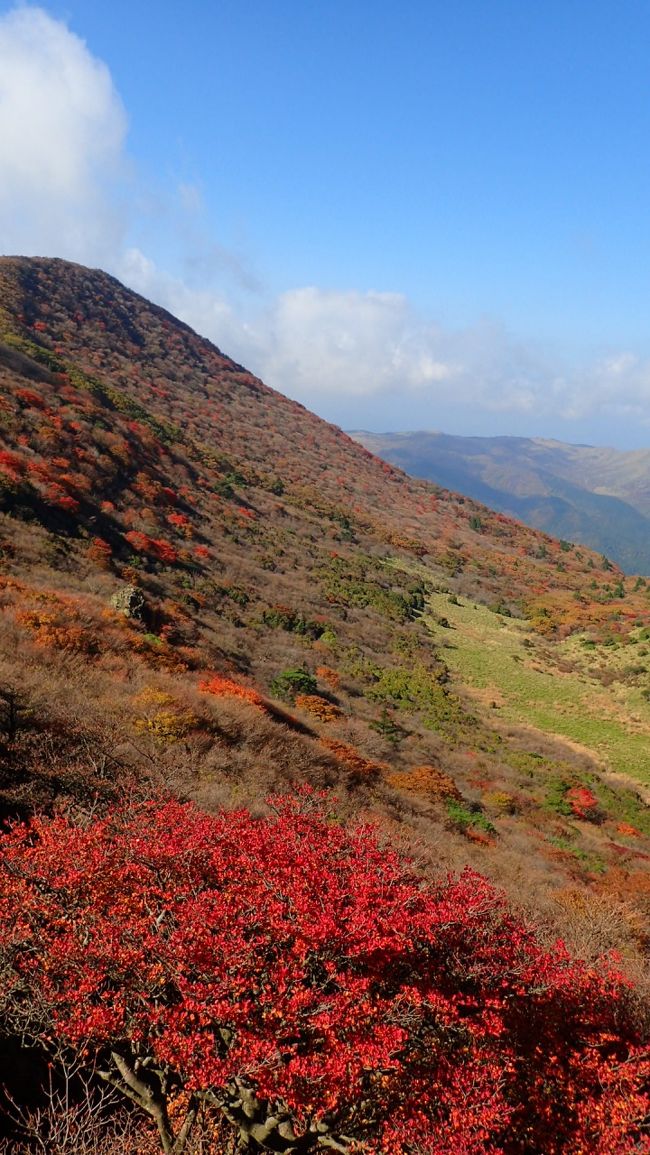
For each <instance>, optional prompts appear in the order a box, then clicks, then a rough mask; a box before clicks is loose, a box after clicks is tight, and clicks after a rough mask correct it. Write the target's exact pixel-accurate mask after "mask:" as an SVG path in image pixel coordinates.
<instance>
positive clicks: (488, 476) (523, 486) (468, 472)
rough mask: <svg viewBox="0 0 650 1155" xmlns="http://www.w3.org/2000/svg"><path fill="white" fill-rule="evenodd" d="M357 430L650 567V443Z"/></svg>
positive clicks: (385, 451) (428, 473) (451, 480)
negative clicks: (635, 446)
mask: <svg viewBox="0 0 650 1155" xmlns="http://www.w3.org/2000/svg"><path fill="white" fill-rule="evenodd" d="M353 436H354V437H355V439H356V440H357V441H359V443H360V444H361V445H364V446H366V448H368V449H371V450H372V451H373V452H374V453H378V454H380V455H381V456H382V457H385V458H386V460H387V461H391V462H392V463H393V464H394V465H397V466H400V467H401V468H402V469H405V470H406V472H407V473H410V474H412V475H413V476H414V477H423V478H427V479H428V480H429V481H433V482H435V483H436V484H438V485H442V486H445V487H446V488H447V489H452V490H456V491H458V492H459V493H466V494H470V495H471V496H472V497H474V498H475V499H476V500H477V501H483V502H485V504H486V505H489V506H491V507H492V508H493V509H498V510H500V511H501V512H502V513H505V514H507V515H508V516H510V517H516V518H519V519H520V520H521V521H523V522H525V523H526V524H527V525H532V526H535V527H536V528H537V529H542V530H544V531H546V532H547V533H550V534H553V536H555V537H559V538H564V539H566V540H568V541H575V542H584V544H585V545H588V546H590V547H591V548H592V549H594V550H597V551H598V552H599V553H602V554H605V555H606V556H607V557H609V558H611V559H612V560H613V561H616V562H618V564H619V565H620V566H622V568H623V569H624V570H625V571H626V572H627V573H643V574H648V573H650V546H648V541H649V540H650V533H649V531H650V450H645V449H644V450H630V451H627V452H624V451H622V450H617V449H611V448H604V447H596V446H592V445H567V444H564V443H563V442H561V441H548V440H545V439H544V438H528V437H454V436H451V435H449V434H446V433H434V432H420V433H382V434H375V433H365V432H358V433H356V432H355V433H354V434H353Z"/></svg>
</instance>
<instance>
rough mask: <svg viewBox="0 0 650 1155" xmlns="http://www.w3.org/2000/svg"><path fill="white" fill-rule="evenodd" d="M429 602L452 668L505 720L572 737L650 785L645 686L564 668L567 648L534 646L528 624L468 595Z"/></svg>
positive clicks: (545, 643) (649, 733)
mask: <svg viewBox="0 0 650 1155" xmlns="http://www.w3.org/2000/svg"><path fill="white" fill-rule="evenodd" d="M427 600H428V603H429V605H428V612H427V614H426V616H425V621H426V622H427V624H428V625H429V626H430V628H431V630H432V633H433V634H434V635H435V636H436V639H437V640H438V641H439V642H440V643H441V644H442V645H444V658H445V661H446V663H447V665H448V666H449V668H450V670H451V671H452V672H454V673H455V674H456V676H457V677H458V679H459V681H460V682H461V683H464V684H465V685H467V686H469V687H473V688H474V689H475V690H478V691H482V697H483V698H484V702H485V705H486V706H487V707H490V706H491V705H492V703H494V704H495V705H496V706H497V708H498V710H499V714H500V716H501V717H502V718H505V719H507V720H508V721H512V722H514V723H524V724H526V723H527V724H529V725H531V726H534V727H536V728H537V729H539V730H543V731H545V732H546V733H549V734H556V735H558V736H560V737H564V738H568V739H570V740H572V741H573V742H576V743H578V744H579V745H580V746H583V747H585V748H586V749H587V750H589V751H591V752H593V754H594V755H595V756H596V757H597V758H599V759H600V760H602V762H603V763H604V764H605V765H606V766H608V767H610V768H611V769H612V770H614V771H616V772H618V773H621V774H625V775H627V776H629V777H630V778H632V779H635V780H636V781H638V782H641V783H649V782H650V704H649V703H648V702H647V701H646V700H645V699H644V698H643V695H642V693H641V690H640V689H639V687H636V686H628V685H626V684H625V683H621V682H617V683H616V684H615V685H612V686H609V687H605V686H603V685H602V684H601V683H599V682H598V681H596V680H595V679H593V678H590V677H589V674H588V672H587V670H584V671H583V670H582V669H575V670H572V671H570V672H566V670H564V671H563V670H560V669H559V668H558V666H557V664H556V662H555V660H554V658H555V657H557V660H558V661H562V659H563V658H566V657H567V656H568V652H569V651H568V650H567V647H565V648H564V650H563V649H562V645H558V644H557V643H553V642H549V641H548V640H544V641H537V640H534V644H533V646H531V645H530V641H531V638H532V634H531V631H530V629H529V628H528V626H527V625H526V623H524V622H520V621H517V620H514V619H510V618H504V617H502V616H500V615H497V614H495V613H493V612H492V611H490V610H489V609H487V608H486V607H485V606H481V605H477V604H475V603H473V602H467V601H465V600H464V599H461V602H460V604H459V605H454V604H453V602H450V600H449V598H448V596H447V595H446V594H436V593H434V594H430V595H429V597H428V599H427ZM443 612H444V615H445V617H446V618H447V619H448V621H449V625H450V627H451V629H449V630H445V631H444V634H443V632H442V631H441V630H440V627H439V626H438V625H437V624H436V620H437V618H438V617H439V616H440V615H441V613H443ZM525 643H528V644H525ZM572 646H575V649H576V651H577V650H578V648H579V646H578V643H577V642H573V643H572ZM570 652H573V650H572V649H571V651H570ZM582 652H583V654H584V650H583V651H582ZM608 653H611V651H608ZM585 656H586V655H585ZM589 658H590V659H591V658H592V653H589ZM617 660H618V659H617ZM625 661H628V662H629V651H628V654H627V655H626V656H625Z"/></svg>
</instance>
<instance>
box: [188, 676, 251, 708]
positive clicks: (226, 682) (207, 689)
mask: <svg viewBox="0 0 650 1155" xmlns="http://www.w3.org/2000/svg"><path fill="white" fill-rule="evenodd" d="M199 690H203V693H204V694H214V696H215V697H217V698H224V697H225V698H241V699H242V700H243V701H244V702H251V703H252V705H253V706H259V707H260V709H262V710H264V709H266V701H265V699H264V698H263V697H262V695H261V694H260V693H259V692H258V691H257V690H254V689H253V688H252V686H242V684H241V682H233V680H232V678H224V677H223V676H222V675H221V674H212V675H211V676H210V678H209V679H207V680H206V681H204V682H199Z"/></svg>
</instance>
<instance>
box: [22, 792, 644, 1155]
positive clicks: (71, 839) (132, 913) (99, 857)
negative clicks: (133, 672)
mask: <svg viewBox="0 0 650 1155" xmlns="http://www.w3.org/2000/svg"><path fill="white" fill-rule="evenodd" d="M325 805H326V803H322V805H321V806H320V807H319V806H316V805H315V800H314V796H313V795H311V794H309V793H303V794H302V795H301V796H299V797H298V798H295V799H293V800H291V799H290V800H286V799H285V800H276V801H275V803H274V805H273V809H274V815H273V817H271V818H263V819H254V818H253V817H251V815H250V814H249V813H248V812H246V811H240V812H237V813H223V814H220V815H217V816H211V815H207V814H204V813H201V812H200V811H198V810H196V809H195V808H193V807H192V806H191V805H182V804H180V803H177V802H166V803H147V804H142V805H140V806H138V807H136V808H134V809H133V808H132V809H125V810H120V811H117V812H116V813H115V814H113V815H112V816H111V817H110V818H107V819H104V820H100V821H93V822H91V823H89V824H87V825H85V826H83V827H79V826H75V825H73V824H72V823H71V822H69V821H68V820H66V819H65V818H62V817H59V818H55V819H52V820H45V819H39V820H35V821H34V822H33V823H32V825H30V826H19V827H17V828H15V829H14V830H13V831H12V832H11V833H10V834H9V835H8V836H7V837H6V839H5V840H4V843H3V847H2V857H1V860H0V864H1V871H0V915H1V918H0V925H1V927H2V930H1V932H0V962H1V963H2V969H1V973H2V974H3V976H4V979H3V983H4V990H3V992H2V994H3V1003H4V1005H5V1006H6V1005H7V1004H9V1005H10V1006H12V1007H13V1026H14V1029H20V1030H21V1031H22V1032H26V1033H27V1034H30V1033H31V1035H32V1036H35V1037H37V1038H39V1039H40V1040H41V1042H42V1044H43V1045H45V1046H47V1047H50V1048H52V1047H54V1049H55V1050H56V1049H57V1048H59V1049H61V1048H64V1049H68V1051H70V1050H71V1051H73V1052H75V1053H76V1054H78V1055H80V1056H82V1057H83V1060H84V1062H86V1063H87V1064H88V1065H89V1066H90V1067H93V1066H95V1067H96V1069H97V1070H98V1071H99V1072H100V1074H102V1075H103V1077H104V1078H105V1079H106V1080H108V1081H110V1082H111V1083H112V1084H113V1085H114V1086H116V1087H117V1088H118V1089H119V1090H121V1091H122V1092H123V1093H124V1094H125V1095H128V1096H129V1098H130V1099H131V1100H132V1101H133V1100H135V1101H136V1102H138V1103H139V1104H140V1106H141V1107H142V1108H143V1110H145V1111H146V1112H147V1113H148V1114H149V1115H150V1116H151V1118H152V1119H153V1120H154V1121H155V1123H156V1124H157V1127H158V1132H159V1135H160V1140H161V1145H162V1147H163V1149H164V1150H165V1151H171V1150H172V1149H173V1150H174V1151H180V1150H182V1145H183V1142H184V1141H185V1138H187V1137H188V1136H189V1134H190V1132H191V1129H192V1125H193V1121H194V1118H195V1115H196V1113H197V1112H198V1110H199V1108H200V1109H201V1110H203V1111H204V1112H205V1111H207V1112H208V1113H210V1112H211V1113H212V1114H213V1115H214V1116H216V1117H219V1118H223V1117H225V1119H226V1120H229V1122H230V1123H231V1124H232V1126H233V1128H235V1129H236V1130H238V1131H239V1134H240V1136H241V1141H242V1144H243V1145H244V1146H246V1145H247V1144H248V1145H249V1146H248V1147H247V1149H250V1150H258V1151H259V1150H262V1151H264V1150H273V1151H284V1152H308V1151H316V1150H322V1149H325V1150H335V1151H344V1152H354V1151H357V1152H362V1151H363V1152H367V1153H369V1155H370V1153H375V1155H378V1153H381V1155H389V1153H390V1155H398V1153H403V1155H406V1153H409V1155H411V1153H413V1152H418V1153H422V1155H425V1153H426V1155H448V1153H449V1152H452V1151H453V1152H454V1153H455V1155H456V1153H457V1155H482V1153H488V1152H490V1153H498V1152H501V1153H504V1155H515V1153H522V1152H524V1153H526V1152H527V1153H529V1155H533V1153H535V1155H539V1153H540V1152H544V1155H559V1153H560V1152H561V1153H563V1155H579V1153H585V1152H589V1153H593V1155H624V1153H631V1152H633V1151H634V1152H641V1151H647V1150H649V1149H650V1147H649V1145H648V1141H647V1138H644V1137H643V1133H642V1129H641V1120H642V1118H643V1116H644V1113H645V1110H646V1108H647V1102H646V1101H645V1100H644V1098H643V1078H644V1076H645V1077H646V1078H647V1076H648V1063H647V1061H646V1062H645V1063H644V1061H643V1058H642V1055H641V1050H640V1040H639V1038H638V1036H637V1031H636V1029H635V1027H634V1022H633V1019H632V1016H631V1013H630V1012H629V1010H628V1006H627V990H626V987H625V985H624V983H623V981H622V980H621V979H620V977H618V976H617V975H616V974H614V973H612V972H610V971H609V970H608V969H607V968H606V967H600V968H598V970H591V969H588V968H587V967H586V966H584V965H582V964H580V963H578V962H576V961H574V960H572V959H571V957H570V956H569V955H568V953H567V951H566V950H565V949H564V947H563V946H562V944H561V943H558V944H556V945H555V947H554V948H553V949H552V950H549V949H545V948H543V947H542V946H541V945H540V943H539V942H538V941H537V940H536V938H535V936H534V934H533V933H532V932H531V930H530V929H529V928H528V927H526V926H525V925H523V924H522V922H520V921H519V920H518V919H517V918H516V917H514V916H513V915H512V914H511V913H510V912H509V910H508V908H507V907H506V904H505V902H504V900H503V898H502V897H501V895H500V894H499V893H498V892H496V891H495V890H494V889H493V888H492V886H491V885H490V884H489V883H488V882H487V881H486V880H484V879H483V878H481V877H480V876H479V875H477V874H475V873H473V872H471V871H469V870H466V871H465V872H464V873H463V874H462V875H461V876H460V877H458V878H448V879H447V880H445V881H441V882H439V883H438V884H425V883H424V882H423V881H422V880H421V879H420V878H419V877H418V876H416V875H415V874H414V873H413V872H412V870H411V869H410V868H409V867H408V865H405V864H404V863H403V862H401V861H400V859H399V858H398V857H397V855H396V854H394V853H393V852H391V851H389V850H387V849H386V848H385V847H383V846H380V845H378V843H377V841H376V839H375V837H374V835H373V833H372V832H371V831H370V830H369V829H367V828H360V829H357V830H355V831H352V832H351V833H347V832H345V831H344V830H343V829H342V828H341V826H340V825H339V824H337V823H336V822H335V821H332V819H331V817H328V815H327V813H326V811H325V809H323V807H324V806H325ZM329 805H330V807H331V806H332V805H334V803H332V802H331V801H330V802H329ZM179 1092H182V1093H183V1094H184V1096H185V1098H184V1102H185V1103H186V1111H185V1116H184V1119H181V1120H180V1122H178V1121H177V1118H176V1115H175V1114H174V1116H173V1117H174V1122H173V1123H172V1122H171V1121H170V1111H169V1106H170V1098H171V1097H173V1098H174V1099H175V1100H177V1099H178V1096H179ZM255 1144H257V1146H256V1145H255Z"/></svg>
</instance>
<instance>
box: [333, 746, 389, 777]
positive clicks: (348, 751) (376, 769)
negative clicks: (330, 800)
mask: <svg viewBox="0 0 650 1155" xmlns="http://www.w3.org/2000/svg"><path fill="white" fill-rule="evenodd" d="M320 742H321V746H324V747H325V748H326V750H329V752H330V753H331V754H333V755H334V757H335V758H336V760H337V762H340V763H341V764H342V765H343V766H345V767H346V768H347V769H348V770H354V772H355V773H357V774H362V775H363V776H364V777H367V778H374V777H376V776H377V775H378V774H381V773H382V772H383V771H385V770H388V766H387V765H386V763H385V762H373V761H372V760H371V759H370V758H366V757H364V755H363V754H360V753H359V751H358V750H355V748H354V746H348V745H347V743H346V742H339V740H338V738H321V739H320Z"/></svg>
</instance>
